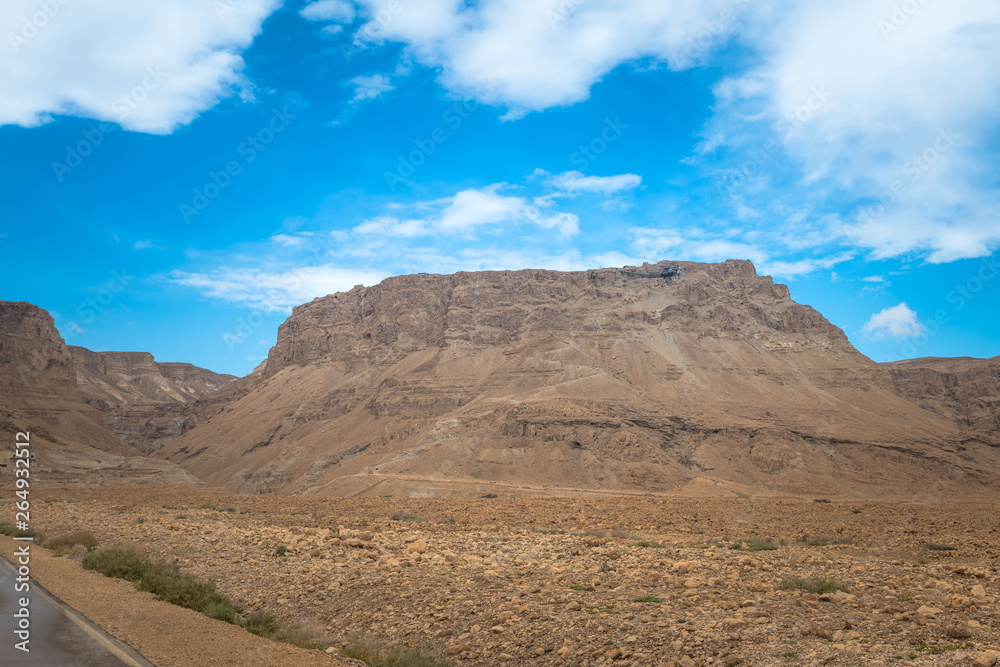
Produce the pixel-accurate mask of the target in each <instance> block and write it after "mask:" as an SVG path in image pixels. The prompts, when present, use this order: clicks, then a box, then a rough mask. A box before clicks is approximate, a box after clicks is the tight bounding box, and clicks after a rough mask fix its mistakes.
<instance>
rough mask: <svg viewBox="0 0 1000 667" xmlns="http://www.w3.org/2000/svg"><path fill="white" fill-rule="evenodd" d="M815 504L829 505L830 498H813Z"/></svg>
mask: <svg viewBox="0 0 1000 667" xmlns="http://www.w3.org/2000/svg"><path fill="white" fill-rule="evenodd" d="M813 502H814V503H828V502H830V499H829V498H813Z"/></svg>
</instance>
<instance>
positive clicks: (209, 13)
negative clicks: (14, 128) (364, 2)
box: [0, 0, 281, 134]
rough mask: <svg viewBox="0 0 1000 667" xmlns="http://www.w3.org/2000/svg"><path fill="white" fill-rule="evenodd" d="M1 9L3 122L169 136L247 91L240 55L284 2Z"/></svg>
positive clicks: (112, 1)
mask: <svg viewBox="0 0 1000 667" xmlns="http://www.w3.org/2000/svg"><path fill="white" fill-rule="evenodd" d="M44 4H45V3H39V2H37V0H6V1H5V2H3V3H2V4H0V35H2V36H3V39H4V41H5V42H7V43H6V44H4V46H3V48H4V50H5V55H4V56H3V58H0V90H4V91H6V92H5V93H4V95H2V96H0V124H16V125H21V126H24V127H33V126H36V125H40V124H43V123H46V122H49V121H50V120H51V119H52V116H53V115H54V114H69V115H75V116H83V117H87V118H95V119H100V120H108V121H113V122H117V123H119V124H121V125H122V127H124V128H126V129H129V130H135V131H139V132H149V133H154V134H166V133H169V132H171V131H172V130H174V129H175V128H176V127H178V126H180V125H184V124H186V123H189V122H191V121H192V120H193V119H194V118H196V117H197V116H198V115H199V114H200V113H201V112H203V111H205V110H207V109H210V108H211V107H213V106H214V105H215V104H216V103H217V102H218V101H219V100H221V99H223V98H225V97H229V96H230V95H232V94H234V93H235V92H237V91H238V90H240V89H247V88H248V83H247V82H246V81H245V79H244V77H243V75H242V70H243V65H244V63H243V58H242V57H240V55H239V52H240V51H241V50H242V49H244V48H246V47H247V46H249V45H250V43H251V42H252V41H253V39H254V37H255V36H256V35H257V34H258V32H260V28H261V25H262V23H263V22H264V19H265V18H267V16H268V15H270V14H271V12H273V11H274V10H275V9H277V7H278V6H279V5H280V4H281V2H280V0H241V2H239V3H234V4H230V3H226V2H208V1H206V0H172V1H171V2H132V1H130V0H99V1H94V2H70V3H66V2H55V1H53V2H51V3H48V4H49V5H50V6H51V7H53V8H54V9H53V10H52V11H50V12H48V13H46V12H45V11H43V9H42V6H43V5H44Z"/></svg>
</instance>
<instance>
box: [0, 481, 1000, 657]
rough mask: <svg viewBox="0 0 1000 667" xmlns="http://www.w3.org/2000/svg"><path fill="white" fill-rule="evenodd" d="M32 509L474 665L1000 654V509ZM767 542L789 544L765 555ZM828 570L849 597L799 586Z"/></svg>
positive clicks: (381, 501)
mask: <svg viewBox="0 0 1000 667" xmlns="http://www.w3.org/2000/svg"><path fill="white" fill-rule="evenodd" d="M4 497H5V498H13V493H12V492H10V493H5V494H4ZM11 504H12V501H9V500H5V501H4V502H3V505H4V507H3V512H4V514H5V515H7V514H12V512H13V508H12V507H11V506H10V505H11ZM32 519H33V524H34V526H35V527H36V528H38V529H40V530H42V531H44V532H46V533H47V534H49V535H56V534H59V533H61V532H68V531H70V530H76V529H81V528H82V529H86V530H89V531H91V532H92V533H93V534H94V535H96V536H97V537H98V539H99V540H100V542H101V545H102V546H123V547H136V548H139V549H140V550H142V551H145V552H147V553H148V554H149V555H151V556H153V557H157V558H169V559H175V560H177V561H178V562H179V563H180V565H181V566H182V567H183V568H184V569H185V570H186V571H190V572H193V573H196V574H198V575H201V576H204V577H210V578H212V579H215V580H216V581H217V582H218V585H219V589H220V590H221V592H223V593H224V594H226V595H228V596H230V597H231V598H233V599H234V600H235V601H237V602H238V603H240V604H241V605H243V606H244V607H245V608H246V609H247V610H257V609H264V610H268V611H271V612H273V613H275V614H276V615H278V616H279V617H280V618H281V619H283V620H285V621H288V622H294V623H297V624H299V625H300V626H301V627H302V628H304V629H305V630H307V631H308V632H310V633H312V635H313V636H314V637H315V638H316V639H318V640H320V641H323V642H326V643H328V644H331V645H334V646H339V645H341V644H346V643H348V642H351V641H352V640H354V639H356V638H357V637H358V636H360V635H362V634H363V635H366V636H368V637H371V638H375V639H379V640H385V641H388V642H391V643H395V644H402V645H408V646H420V647H423V648H425V649H429V650H432V651H438V652H440V653H441V654H442V655H443V656H445V657H446V658H447V659H448V660H449V661H450V662H451V663H452V664H455V665H497V664H510V665H522V664H524V665H536V664H537V665H611V664H614V665H685V666H689V665H737V664H743V665H780V664H789V665H861V664H863V665H896V664H899V665H911V664H912V665H953V664H956V665H976V666H984V665H985V666H992V665H993V664H994V663H995V662H996V659H997V657H998V656H1000V609H998V606H997V597H998V595H1000V572H998V567H1000V546H998V545H1000V514H998V512H997V507H996V506H995V505H971V504H970V505H964V504H963V505H956V504H936V505H914V504H901V503H885V504H878V503H837V502H834V503H825V502H811V501H806V502H803V501H799V500H762V499H748V498H740V499H735V500H693V499H666V498H656V497H650V496H631V497H629V496H618V497H601V498H586V499H545V498H541V499H516V498H506V497H500V498H478V499H472V500H435V499H415V498H401V497H384V498H348V499H343V498H284V497H274V496H246V495H236V494H232V493H228V492H225V491H219V490H213V489H192V488H191V487H179V486H178V487H142V488H128V489H124V488H119V489H82V488H80V487H47V488H45V487H42V488H39V489H38V490H37V492H36V493H33V511H32ZM767 539H770V540H772V541H773V544H774V546H776V547H777V548H776V549H774V550H754V549H756V548H759V547H761V546H768V545H767V544H766V543H765V542H762V541H763V540H767ZM279 545H283V546H284V547H285V550H284V555H280V556H279V555H277V554H276V550H277V549H278V547H279ZM734 547H739V548H734ZM823 581H825V582H826V583H827V584H837V585H839V586H840V587H841V588H843V589H846V590H840V591H837V592H830V591H828V590H826V589H829V588H831V586H829V585H828V586H827V587H826V589H820V590H818V592H808V591H806V590H801V589H800V588H796V585H797V584H802V583H805V584H806V585H808V584H816V583H822V582H823Z"/></svg>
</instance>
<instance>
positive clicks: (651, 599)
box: [635, 595, 663, 604]
mask: <svg viewBox="0 0 1000 667" xmlns="http://www.w3.org/2000/svg"><path fill="white" fill-rule="evenodd" d="M635 601H636V602H655V603H656V604H659V603H661V602H663V600H661V599H660V598H658V597H656V596H655V595H644V596H642V597H641V598H636V599H635Z"/></svg>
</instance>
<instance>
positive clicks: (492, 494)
mask: <svg viewBox="0 0 1000 667" xmlns="http://www.w3.org/2000/svg"><path fill="white" fill-rule="evenodd" d="M479 497H480V498H499V497H500V496H498V495H497V494H495V493H484V494H483V495H481V496H479Z"/></svg>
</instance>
